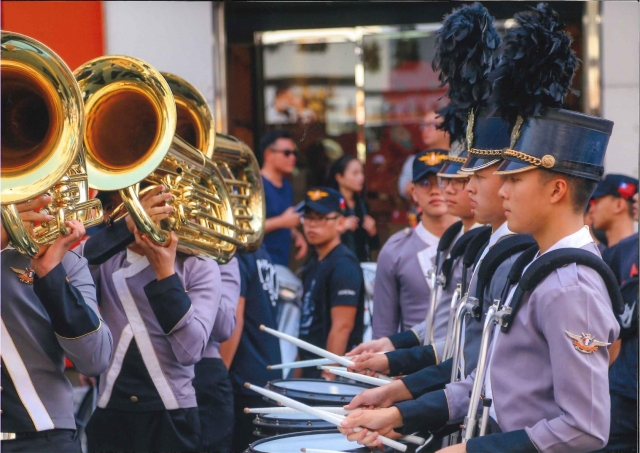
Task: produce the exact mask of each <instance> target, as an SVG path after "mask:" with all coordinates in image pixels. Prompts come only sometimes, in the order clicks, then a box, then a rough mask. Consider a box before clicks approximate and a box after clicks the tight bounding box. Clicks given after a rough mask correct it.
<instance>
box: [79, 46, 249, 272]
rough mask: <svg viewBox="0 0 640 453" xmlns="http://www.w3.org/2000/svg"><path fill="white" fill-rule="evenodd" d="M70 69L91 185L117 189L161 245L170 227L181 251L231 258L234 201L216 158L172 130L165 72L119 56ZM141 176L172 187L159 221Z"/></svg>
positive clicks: (237, 242)
mask: <svg viewBox="0 0 640 453" xmlns="http://www.w3.org/2000/svg"><path fill="white" fill-rule="evenodd" d="M74 74H75V76H76V80H77V81H78V84H79V86H80V89H81V93H82V97H83V100H84V104H85V115H86V121H87V122H86V129H85V136H84V144H85V149H86V156H87V172H88V173H89V180H90V182H91V186H92V187H94V188H96V189H98V190H120V194H121V196H122V199H123V202H124V204H125V206H126V208H127V210H128V211H129V213H130V214H131V216H132V219H133V220H134V222H135V223H136V226H137V228H138V229H139V230H140V231H141V232H143V233H144V234H147V235H148V236H149V237H150V238H151V239H152V240H153V241H154V242H156V243H158V244H160V245H167V244H168V242H169V240H170V236H169V234H168V233H167V231H171V230H173V231H175V232H176V234H177V235H178V237H179V239H180V242H179V244H178V249H179V250H180V251H182V252H186V253H198V254H204V255H207V256H210V257H211V258H213V259H215V260H217V261H219V262H221V263H224V262H227V261H229V260H230V259H231V258H232V257H233V255H234V253H235V251H236V248H237V247H238V246H243V242H242V241H241V238H242V236H241V235H242V233H241V232H240V230H239V228H238V227H237V224H236V218H235V215H234V210H236V209H235V207H234V204H233V203H232V200H231V197H230V194H229V192H228V190H227V186H226V184H225V182H224V178H223V176H222V175H221V173H220V171H219V170H218V165H217V164H216V163H215V162H214V161H213V160H212V159H211V158H210V157H208V156H207V155H205V153H203V152H202V151H201V150H200V149H199V148H196V147H194V146H192V145H190V144H189V143H188V142H187V141H185V140H183V139H182V138H181V137H180V136H179V135H178V134H176V132H180V131H177V129H176V126H177V124H178V114H177V108H176V100H175V99H174V96H173V94H172V92H171V88H170V87H169V85H168V83H167V81H166V80H165V79H164V77H163V76H162V75H161V74H160V73H159V72H158V71H157V70H156V69H155V68H153V67H152V66H151V65H149V64H148V63H146V62H144V61H142V60H139V59H136V58H132V57H123V56H106V57H100V58H97V59H94V60H91V61H89V62H88V63H86V64H84V65H82V66H81V67H80V68H78V69H76V71H75V72H74ZM178 105H179V104H178ZM189 114H190V115H192V116H193V115H199V112H197V111H189ZM203 124H206V123H203ZM183 133H184V134H185V135H186V134H187V133H186V132H183ZM194 144H197V142H194ZM143 180H144V181H147V182H149V183H151V184H154V185H155V184H164V185H165V186H166V187H167V188H168V189H169V190H170V191H171V193H172V195H173V198H172V200H171V202H170V203H171V205H172V206H173V207H174V208H175V211H174V214H173V215H172V216H171V217H170V218H169V219H166V220H163V221H161V222H160V224H159V225H158V224H156V223H155V222H154V221H153V220H152V219H151V218H149V217H148V216H147V214H146V213H145V211H144V209H143V208H142V206H141V204H140V201H139V194H138V189H137V183H138V182H139V181H143Z"/></svg>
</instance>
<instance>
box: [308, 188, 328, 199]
mask: <svg viewBox="0 0 640 453" xmlns="http://www.w3.org/2000/svg"><path fill="white" fill-rule="evenodd" d="M328 196H329V194H328V193H327V192H325V191H323V190H310V191H309V192H307V197H309V200H311V201H318V200H322V199H323V198H326V197H328Z"/></svg>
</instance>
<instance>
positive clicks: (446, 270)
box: [442, 228, 486, 289]
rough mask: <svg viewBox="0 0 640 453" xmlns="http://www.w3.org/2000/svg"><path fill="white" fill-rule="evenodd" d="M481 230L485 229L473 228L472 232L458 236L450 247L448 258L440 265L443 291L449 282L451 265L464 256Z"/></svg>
mask: <svg viewBox="0 0 640 453" xmlns="http://www.w3.org/2000/svg"><path fill="white" fill-rule="evenodd" d="M483 230H485V228H474V229H473V230H470V231H467V232H466V233H465V234H463V235H462V236H460V238H459V239H458V240H457V241H456V242H455V244H453V247H451V251H450V252H449V258H447V259H446V260H444V263H442V275H444V277H445V284H444V287H445V289H446V288H447V287H448V285H449V283H450V282H451V273H452V272H453V265H454V264H455V262H456V260H458V258H460V257H461V256H462V255H463V254H464V252H465V250H467V247H468V246H469V243H470V242H471V241H472V240H473V238H475V237H476V236H477V235H478V234H481V233H482V232H483ZM485 234H486V233H485ZM485 242H486V241H485Z"/></svg>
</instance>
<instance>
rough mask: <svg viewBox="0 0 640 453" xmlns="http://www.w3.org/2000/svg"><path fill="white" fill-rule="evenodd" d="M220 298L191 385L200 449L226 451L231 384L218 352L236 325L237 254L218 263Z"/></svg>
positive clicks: (230, 426) (230, 420) (229, 433)
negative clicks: (197, 419) (220, 285)
mask: <svg viewBox="0 0 640 453" xmlns="http://www.w3.org/2000/svg"><path fill="white" fill-rule="evenodd" d="M218 267H219V268H220V278H221V279H222V288H221V301H220V307H219V308H218V314H217V316H216V320H215V323H214V324H213V330H212V331H211V338H209V344H208V345H207V348H206V349H205V351H204V354H203V355H202V360H200V361H199V362H198V363H196V364H195V368H194V372H195V377H194V378H193V388H194V389H195V391H196V400H197V401H198V414H199V415H200V426H201V431H202V440H201V443H200V451H206V452H215V453H229V452H231V451H232V450H231V442H232V438H233V426H234V420H233V388H232V386H231V379H230V378H229V372H228V371H227V366H226V365H225V363H224V362H223V360H222V356H221V355H220V343H222V342H223V341H226V340H228V339H229V338H230V337H231V335H232V334H233V330H234V329H235V327H236V309H237V306H238V300H239V298H240V269H239V266H238V258H236V257H233V258H232V259H231V261H229V262H228V263H226V264H220V265H219V266H218Z"/></svg>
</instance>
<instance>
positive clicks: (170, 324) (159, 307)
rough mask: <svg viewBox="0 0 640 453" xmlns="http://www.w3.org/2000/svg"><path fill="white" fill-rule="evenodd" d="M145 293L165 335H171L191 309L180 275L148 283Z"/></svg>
mask: <svg viewBox="0 0 640 453" xmlns="http://www.w3.org/2000/svg"><path fill="white" fill-rule="evenodd" d="M144 292H145V294H146V295H147V299H149V305H151V308H152V309H153V313H154V314H155V315H156V319H157V320H158V322H159V323H160V327H162V330H163V331H164V333H165V334H169V333H171V331H172V330H173V329H174V327H175V326H176V325H177V324H178V323H179V322H180V321H181V320H182V318H184V315H186V314H187V312H188V311H189V309H190V308H191V299H189V296H188V295H187V293H186V292H185V290H184V286H182V282H181V281H180V277H178V274H173V275H172V276H170V277H167V278H163V279H162V280H154V281H152V282H151V283H148V284H147V285H146V286H145V287H144Z"/></svg>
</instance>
